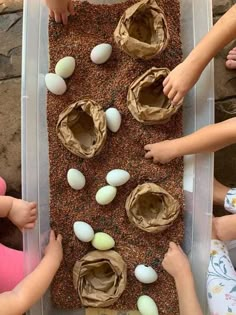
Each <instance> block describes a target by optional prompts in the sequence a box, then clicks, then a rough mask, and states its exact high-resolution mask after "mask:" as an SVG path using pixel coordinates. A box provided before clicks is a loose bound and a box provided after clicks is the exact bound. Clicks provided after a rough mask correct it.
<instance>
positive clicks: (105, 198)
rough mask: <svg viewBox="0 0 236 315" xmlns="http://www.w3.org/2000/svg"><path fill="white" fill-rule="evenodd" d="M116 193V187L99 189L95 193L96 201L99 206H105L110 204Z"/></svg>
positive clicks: (108, 186)
mask: <svg viewBox="0 0 236 315" xmlns="http://www.w3.org/2000/svg"><path fill="white" fill-rule="evenodd" d="M116 193H117V189H116V187H113V186H110V185H107V186H104V187H102V188H100V189H99V190H98V191H97V193H96V201H97V203H98V204H99V205H102V206H105V205H108V204H109V203H111V202H112V200H113V199H114V198H115V196H116Z"/></svg>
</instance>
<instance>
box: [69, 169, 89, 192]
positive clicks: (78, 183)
mask: <svg viewBox="0 0 236 315" xmlns="http://www.w3.org/2000/svg"><path fill="white" fill-rule="evenodd" d="M67 181H68V184H69V185H70V187H71V188H73V189H75V190H80V189H82V188H84V186H85V183H86V180H85V177H84V175H83V174H82V173H81V172H80V171H78V170H77V169H75V168H71V169H69V171H68V172H67Z"/></svg>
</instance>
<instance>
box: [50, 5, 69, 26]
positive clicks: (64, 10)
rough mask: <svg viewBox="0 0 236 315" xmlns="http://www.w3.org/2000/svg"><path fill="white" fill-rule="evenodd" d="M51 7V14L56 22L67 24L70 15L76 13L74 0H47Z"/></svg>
mask: <svg viewBox="0 0 236 315" xmlns="http://www.w3.org/2000/svg"><path fill="white" fill-rule="evenodd" d="M45 1H46V5H47V6H48V8H49V11H50V12H49V14H50V16H51V18H53V19H54V20H55V21H56V23H62V24H64V25H66V24H67V23H68V15H74V5H73V1H72V0H45Z"/></svg>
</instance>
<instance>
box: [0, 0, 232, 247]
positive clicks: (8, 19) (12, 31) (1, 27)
mask: <svg viewBox="0 0 236 315" xmlns="http://www.w3.org/2000/svg"><path fill="white" fill-rule="evenodd" d="M234 2H236V0H213V7H214V11H213V14H214V21H217V20H218V19H219V17H220V16H221V15H222V14H223V13H224V12H225V11H226V10H227V9H229V8H230V6H231V5H232V4H233V3H234ZM22 12H23V7H22V0H0V43H1V45H0V95H1V98H0V126H1V129H0V154H1V159H0V176H2V177H4V178H5V180H6V181H7V185H8V193H10V194H15V195H17V196H20V192H21V153H20V151H21V150H20V85H21V40H22V35H21V32H22ZM232 46H234V43H231V44H230V45H228V46H227V47H226V48H225V49H223V50H222V51H221V52H220V53H219V54H218V55H217V57H216V58H215V91H216V121H217V122H218V121H222V120H224V119H228V118H230V117H233V116H234V115H236V90H235V86H236V85H235V83H236V71H229V70H226V69H225V66H224V63H225V58H226V55H227V52H228V51H229V49H230V48H231V47H232ZM235 165H236V145H233V146H231V147H228V148H226V149H224V150H221V151H219V152H217V153H216V154H215V176H216V177H217V179H218V180H220V181H221V182H222V183H224V184H226V185H229V186H234V185H236V167H235ZM3 221H4V223H3V224H2V221H0V231H1V232H0V241H1V240H2V235H3V234H4V233H5V232H4V231H5V230H6V229H7V230H8V229H9V228H11V229H13V227H9V224H7V225H6V223H5V220H3ZM16 233H17V234H16V235H18V237H15V238H14V239H15V240H16V239H17V238H18V241H17V242H16V244H14V246H16V247H17V246H18V247H20V246H21V238H20V236H19V233H18V232H17V231H16ZM8 234H9V233H8ZM8 241H9V240H8ZM7 244H8V243H7Z"/></svg>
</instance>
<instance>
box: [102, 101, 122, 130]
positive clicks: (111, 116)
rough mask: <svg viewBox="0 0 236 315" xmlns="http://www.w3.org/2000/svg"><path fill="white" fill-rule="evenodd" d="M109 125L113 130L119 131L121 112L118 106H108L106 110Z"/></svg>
mask: <svg viewBox="0 0 236 315" xmlns="http://www.w3.org/2000/svg"><path fill="white" fill-rule="evenodd" d="M105 114H106V121H107V127H108V129H110V130H111V131H112V132H117V131H118V130H119V129H120V125H121V114H120V112H119V111H118V110H117V109H116V108H113V107H111V108H108V109H107V110H106V112H105Z"/></svg>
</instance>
